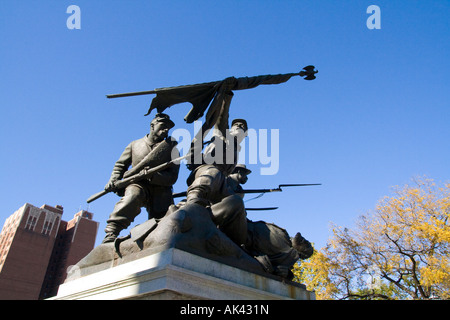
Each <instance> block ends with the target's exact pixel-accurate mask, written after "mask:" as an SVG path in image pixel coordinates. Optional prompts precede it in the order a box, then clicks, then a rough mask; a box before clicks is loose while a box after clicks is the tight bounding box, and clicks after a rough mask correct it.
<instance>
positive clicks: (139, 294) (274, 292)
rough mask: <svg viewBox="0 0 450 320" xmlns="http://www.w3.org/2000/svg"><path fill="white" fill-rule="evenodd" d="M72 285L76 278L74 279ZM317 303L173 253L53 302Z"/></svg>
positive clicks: (298, 289)
mask: <svg viewBox="0 0 450 320" xmlns="http://www.w3.org/2000/svg"><path fill="white" fill-rule="evenodd" d="M71 279H74V277H71ZM78 299H81V300H83V299H84V300H88V299H90V300H119V299H120V300H127V299H128V300H210V299H212V300H280V299H281V300H291V299H293V300H315V295H314V293H313V292H310V291H307V290H306V288H305V286H304V285H301V284H298V283H295V282H290V281H281V280H276V279H273V278H270V277H265V276H262V275H259V274H254V273H251V272H248V271H244V270H241V269H238V268H235V267H231V266H228V265H225V264H222V263H219V262H216V261H212V260H209V259H205V258H202V257H200V256H197V255H194V254H191V253H188V252H185V251H182V250H179V249H176V248H171V249H168V250H165V251H162V252H158V253H155V254H152V255H149V256H146V257H143V258H141V259H137V260H134V261H131V262H128V263H125V264H121V265H118V266H116V267H113V268H109V269H106V270H102V271H99V272H96V273H93V274H90V275H87V276H83V277H79V278H77V279H74V280H71V281H68V282H66V283H64V284H62V285H61V286H60V287H59V291H58V295H57V296H55V297H53V298H50V299H49V300H78Z"/></svg>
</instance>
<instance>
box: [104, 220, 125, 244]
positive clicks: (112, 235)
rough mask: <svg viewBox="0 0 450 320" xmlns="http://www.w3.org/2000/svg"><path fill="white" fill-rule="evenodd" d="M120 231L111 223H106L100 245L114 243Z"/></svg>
mask: <svg viewBox="0 0 450 320" xmlns="http://www.w3.org/2000/svg"><path fill="white" fill-rule="evenodd" d="M120 231H121V230H119V229H118V228H117V226H115V225H114V224H112V223H108V224H107V225H106V228H105V233H106V234H105V237H104V238H103V241H102V243H108V242H114V241H115V240H116V239H117V237H118V236H119V233H120Z"/></svg>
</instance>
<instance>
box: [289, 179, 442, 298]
mask: <svg viewBox="0 0 450 320" xmlns="http://www.w3.org/2000/svg"><path fill="white" fill-rule="evenodd" d="M449 217H450V183H447V184H444V186H441V187H439V186H437V185H436V184H435V183H434V182H433V181H432V180H430V179H419V180H414V184H413V185H411V186H410V185H406V186H404V187H403V188H398V187H397V188H395V192H394V194H393V196H391V197H385V198H383V199H381V200H380V201H379V203H378V205H377V206H376V208H375V210H373V212H370V213H368V214H366V215H362V216H360V217H359V218H358V220H357V223H356V226H355V228H354V230H350V229H347V228H341V227H337V226H333V227H332V232H333V235H332V237H331V239H330V240H329V241H328V243H327V245H326V247H325V248H323V249H322V250H320V251H318V252H316V253H315V254H314V255H313V256H312V257H311V258H310V259H308V260H305V261H303V262H302V263H301V264H300V265H296V266H295V267H294V270H293V272H294V274H295V276H296V278H295V279H296V281H298V282H301V283H304V284H306V285H307V287H308V289H309V290H314V291H315V292H316V297H317V299H450V226H449V224H450V221H449Z"/></svg>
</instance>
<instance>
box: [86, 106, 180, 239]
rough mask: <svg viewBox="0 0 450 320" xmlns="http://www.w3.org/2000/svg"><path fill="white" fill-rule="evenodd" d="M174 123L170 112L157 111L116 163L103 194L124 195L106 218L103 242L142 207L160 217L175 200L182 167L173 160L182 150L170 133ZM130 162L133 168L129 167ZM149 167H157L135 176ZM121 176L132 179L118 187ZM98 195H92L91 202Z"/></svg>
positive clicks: (130, 221)
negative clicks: (147, 129) (146, 130)
mask: <svg viewBox="0 0 450 320" xmlns="http://www.w3.org/2000/svg"><path fill="white" fill-rule="evenodd" d="M174 125H175V124H174V123H173V122H172V120H170V117H169V116H168V115H166V114H163V113H158V114H156V116H155V118H154V119H153V120H152V121H151V123H150V133H149V134H147V135H146V136H145V137H143V138H141V139H138V140H135V141H133V142H131V143H130V144H129V145H128V146H127V147H126V148H125V150H124V152H123V153H122V155H121V156H120V158H119V160H117V162H116V163H115V165H114V168H113V171H112V174H111V178H110V179H109V182H108V183H107V184H106V186H105V190H104V191H103V192H102V193H101V194H100V196H101V195H103V194H106V193H107V192H111V191H112V192H115V193H117V194H118V195H120V196H121V197H122V198H121V199H120V200H119V202H117V204H116V205H115V207H114V210H113V211H112V213H111V214H110V216H109V219H108V220H107V225H106V228H105V233H106V235H105V238H104V240H103V243H107V242H113V241H115V239H116V238H117V237H118V235H119V233H120V231H121V230H123V229H126V228H128V226H129V225H130V224H131V223H132V222H133V221H134V219H135V218H136V216H137V215H138V214H139V213H140V212H141V208H142V207H145V208H146V209H147V212H148V215H149V219H150V218H155V219H159V218H162V217H163V216H164V215H165V214H166V212H167V209H168V208H169V206H170V205H171V204H173V197H172V185H173V184H175V182H176V181H177V179H178V172H179V168H180V166H179V162H178V163H176V162H175V161H171V160H172V156H173V155H178V154H179V153H178V149H177V148H176V144H177V142H176V141H174V140H172V139H171V137H169V136H168V132H169V130H170V129H171V128H173V127H174ZM130 166H132V169H131V170H129V171H127V170H128V168H129V167H130ZM160 167H162V169H160ZM149 168H150V170H151V168H158V170H155V172H154V173H152V174H147V175H144V176H143V178H140V179H133V178H134V177H136V176H137V177H139V173H141V172H145V170H148V169H149ZM122 178H128V179H131V182H132V183H129V184H127V185H126V186H125V188H117V185H120V182H121V179H122ZM124 180H126V179H124ZM97 197H98V196H97ZM95 199H96V198H93V199H89V200H88V202H90V201H93V200H95Z"/></svg>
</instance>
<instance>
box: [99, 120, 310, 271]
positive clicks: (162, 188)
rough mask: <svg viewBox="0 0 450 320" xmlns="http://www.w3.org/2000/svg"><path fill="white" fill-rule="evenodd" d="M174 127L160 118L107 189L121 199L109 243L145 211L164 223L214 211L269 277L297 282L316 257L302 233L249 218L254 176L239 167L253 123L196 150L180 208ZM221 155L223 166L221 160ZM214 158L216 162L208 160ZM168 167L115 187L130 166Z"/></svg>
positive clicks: (126, 154) (120, 163)
mask: <svg viewBox="0 0 450 320" xmlns="http://www.w3.org/2000/svg"><path fill="white" fill-rule="evenodd" d="M226 119H227V117H226ZM174 126H175V124H174V123H173V122H172V120H171V119H170V117H169V116H168V115H167V114H164V113H158V114H156V116H155V117H154V119H153V120H152V121H151V123H150V132H149V134H147V135H145V136H144V137H143V138H141V139H138V140H135V141H132V142H131V143H130V144H129V145H128V146H127V147H126V148H125V150H124V151H123V153H122V155H121V156H120V158H119V159H118V160H117V162H116V163H115V165H114V168H113V170H112V174H111V178H110V180H109V182H108V183H107V184H106V186H105V190H106V191H112V192H115V193H116V194H118V195H119V196H120V197H121V198H120V200H119V201H118V202H117V203H116V205H115V207H114V209H113V211H112V213H111V214H110V216H109V219H108V220H107V225H106V228H105V233H106V235H105V238H104V240H103V243H109V242H114V241H116V240H117V238H118V236H119V234H120V232H121V231H122V230H124V229H127V228H128V227H129V226H130V224H131V223H132V222H133V221H134V219H135V218H136V217H137V215H138V214H139V213H140V212H141V209H142V208H145V209H146V211H147V212H148V218H149V219H152V218H153V219H155V220H156V221H159V220H161V219H163V218H164V217H165V216H166V214H169V213H170V212H173V211H174V210H177V209H180V208H182V207H183V206H185V205H186V204H190V203H195V204H198V205H201V206H203V207H205V208H206V209H207V210H209V212H210V217H211V219H212V221H213V222H214V224H215V225H216V226H217V228H218V229H219V230H220V231H221V232H223V233H224V234H225V235H226V236H227V237H229V238H230V239H231V240H232V241H233V242H234V243H235V244H236V245H238V246H239V247H240V248H241V249H242V250H244V251H245V252H246V253H248V254H249V255H251V256H252V257H254V258H255V259H256V260H257V261H258V262H259V263H260V264H261V265H262V267H263V269H264V270H265V271H266V272H268V273H271V274H275V275H278V276H281V277H283V278H285V279H292V277H293V274H292V272H291V268H292V266H293V265H294V264H295V263H296V262H297V261H298V260H299V259H307V258H308V257H310V256H311V255H312V253H313V248H312V245H311V243H310V242H309V241H307V240H306V239H304V238H303V237H302V236H301V234H300V233H297V234H296V235H295V236H294V237H293V238H291V237H290V236H289V234H288V233H287V232H286V230H284V229H282V228H280V227H278V226H276V225H274V224H271V223H267V222H264V221H251V220H249V219H248V218H247V212H246V209H245V205H244V201H243V198H244V193H243V192H242V190H243V189H242V186H241V185H242V184H244V183H246V182H247V179H248V177H247V176H248V175H249V174H250V173H251V171H250V170H249V169H247V168H246V167H245V165H240V164H238V154H239V150H240V144H241V142H242V141H243V139H244V138H245V137H246V132H247V130H248V126H247V122H246V121H245V120H244V119H235V120H233V121H232V123H231V128H229V129H226V130H227V134H225V133H224V131H223V128H225V127H227V126H222V130H215V131H214V132H215V133H214V135H213V138H212V140H211V141H210V142H209V144H208V145H207V146H206V147H205V149H204V150H195V148H193V149H192V150H191V152H192V155H191V157H190V160H192V159H193V158H194V153H195V152H200V153H201V155H202V156H201V158H200V159H201V161H200V162H199V161H197V162H194V161H192V162H190V163H189V161H188V168H189V169H190V170H191V172H190V175H189V177H188V179H187V192H186V199H183V200H182V201H180V202H179V203H177V204H175V202H174V198H173V188H172V186H173V185H174V184H175V182H176V181H177V179H178V174H179V170H180V164H179V162H178V163H176V162H172V163H170V161H171V160H172V158H173V156H174V155H178V156H179V151H178V149H177V146H176V145H177V143H176V141H174V140H173V139H172V138H171V137H170V136H169V130H170V129H171V128H173V127H174ZM202 146H203V144H202ZM219 151H220V152H219ZM218 152H219V154H220V157H221V158H220V160H222V161H217V153H218ZM230 154H231V155H232V156H231V157H230ZM208 158H209V159H216V161H212V162H211V161H205V159H208ZM230 159H231V161H230ZM164 163H170V165H168V166H166V168H164V169H163V170H159V171H157V172H155V173H153V174H152V175H151V176H149V177H146V178H144V179H141V180H139V181H136V182H134V183H131V184H129V185H128V186H126V187H125V188H122V189H117V188H115V183H117V181H120V180H121V179H122V178H123V177H124V176H126V175H127V172H128V175H129V170H128V169H129V168H130V166H131V167H132V169H131V170H134V171H136V169H139V168H143V167H156V166H158V165H161V164H164ZM169 209H170V210H169Z"/></svg>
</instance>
